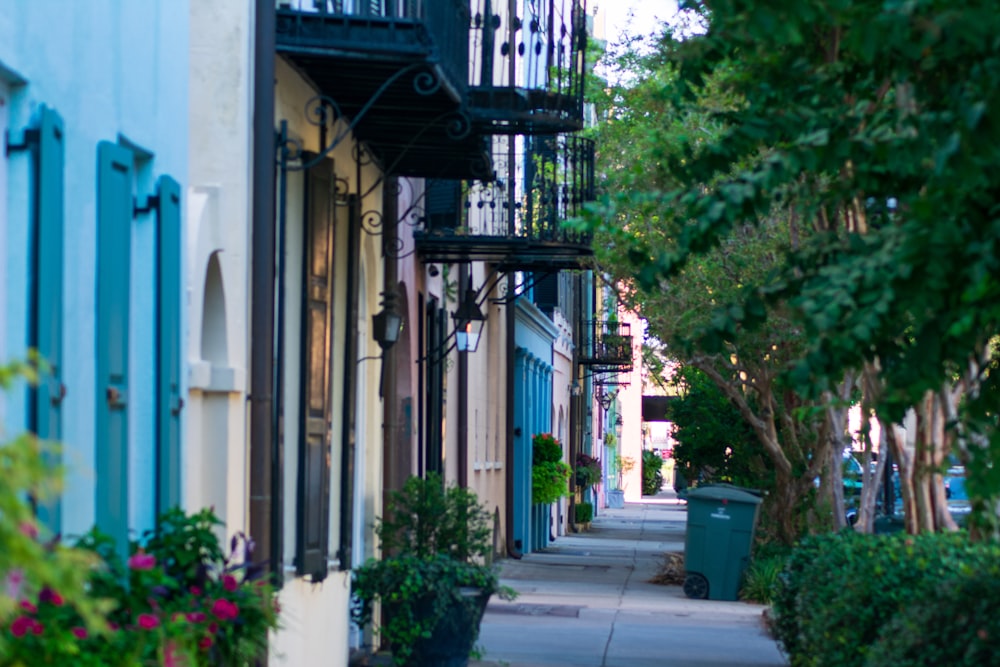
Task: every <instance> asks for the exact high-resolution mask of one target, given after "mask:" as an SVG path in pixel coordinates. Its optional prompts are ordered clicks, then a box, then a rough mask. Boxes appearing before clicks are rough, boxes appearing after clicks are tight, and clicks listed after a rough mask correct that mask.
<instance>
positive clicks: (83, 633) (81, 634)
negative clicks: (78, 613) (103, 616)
mask: <svg viewBox="0 0 1000 667" xmlns="http://www.w3.org/2000/svg"><path fill="white" fill-rule="evenodd" d="M70 632H72V633H73V636H75V637H76V638H77V639H86V638H87V628H84V627H81V626H79V625H77V626H75V627H73V628H71V629H70Z"/></svg>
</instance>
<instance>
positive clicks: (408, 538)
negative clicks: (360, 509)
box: [375, 472, 493, 562]
mask: <svg viewBox="0 0 1000 667" xmlns="http://www.w3.org/2000/svg"><path fill="white" fill-rule="evenodd" d="M491 525H492V522H491V520H490V515H489V512H487V511H486V509H485V508H484V507H483V506H482V505H480V504H479V499H478V498H477V496H476V494H475V492H474V491H471V490H469V489H463V488H460V487H458V486H456V485H450V486H447V487H446V486H445V484H444V481H443V480H442V479H441V476H440V475H439V474H438V473H435V472H431V473H428V474H427V477H426V478H420V477H411V478H409V479H408V480H407V481H406V483H405V484H404V485H403V488H402V489H401V490H399V491H393V492H392V493H390V496H389V502H388V505H387V506H386V510H385V514H384V515H383V516H382V517H381V518H379V519H378V520H377V521H376V523H375V534H376V535H378V536H379V539H380V540H381V541H382V549H383V551H385V552H386V553H391V554H411V555H413V556H416V557H418V558H428V557H430V556H434V555H438V554H441V555H445V556H448V557H449V558H452V559H454V560H457V561H462V562H470V561H473V560H475V559H489V558H490V557H491V556H492V549H493V547H492V542H491V536H492V533H493V531H492V528H491Z"/></svg>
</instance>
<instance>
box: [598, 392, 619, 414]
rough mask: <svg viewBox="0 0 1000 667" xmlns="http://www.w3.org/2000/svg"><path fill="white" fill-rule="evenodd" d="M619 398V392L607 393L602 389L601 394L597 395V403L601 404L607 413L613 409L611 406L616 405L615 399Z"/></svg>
mask: <svg viewBox="0 0 1000 667" xmlns="http://www.w3.org/2000/svg"><path fill="white" fill-rule="evenodd" d="M616 396H618V390H617V389H616V390H615V391H610V392H609V391H605V390H604V389H601V392H600V393H599V394H598V395H597V401H598V402H599V403H600V404H601V407H602V408H604V410H605V411H607V410H609V409H610V408H611V404H612V403H614V400H615V397H616Z"/></svg>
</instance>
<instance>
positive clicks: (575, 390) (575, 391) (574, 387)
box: [569, 382, 583, 396]
mask: <svg viewBox="0 0 1000 667" xmlns="http://www.w3.org/2000/svg"><path fill="white" fill-rule="evenodd" d="M582 393H583V387H581V386H580V383H579V382H573V383H572V384H570V385H569V395H570V396H579V395H580V394H582Z"/></svg>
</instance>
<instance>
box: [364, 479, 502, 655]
mask: <svg viewBox="0 0 1000 667" xmlns="http://www.w3.org/2000/svg"><path fill="white" fill-rule="evenodd" d="M376 533H377V534H378V536H379V537H380V538H381V540H382V546H383V552H384V553H385V554H387V555H386V556H385V557H384V558H383V559H382V560H376V559H371V560H369V561H368V562H367V563H365V564H364V565H363V566H362V567H360V568H357V569H355V570H354V573H353V586H352V590H353V593H354V595H355V597H356V598H357V599H358V602H359V604H358V605H357V606H355V607H354V608H353V609H352V611H351V614H352V617H353V619H354V621H355V622H356V623H359V624H366V623H369V622H371V621H372V620H373V612H374V610H375V606H374V605H375V602H376V601H380V602H381V603H382V605H383V607H384V609H385V610H386V615H385V622H384V623H383V624H382V625H381V626H380V627H379V632H380V633H381V636H382V637H383V639H385V640H386V641H387V642H389V644H390V645H391V647H392V652H393V661H394V662H395V663H396V664H397V665H406V664H411V663H412V664H419V663H420V661H421V660H423V659H424V657H425V656H428V655H430V654H432V653H433V652H434V651H435V650H436V648H435V647H436V646H437V645H438V644H440V642H441V637H442V636H445V637H449V638H450V640H451V641H458V642H459V643H460V644H461V645H462V646H463V647H464V648H463V650H464V651H465V652H466V653H468V652H469V651H471V650H472V647H473V645H474V644H475V640H476V637H477V636H478V634H479V623H480V620H481V618H482V614H483V611H484V610H485V605H486V601H487V600H488V599H489V597H490V596H491V595H493V594H494V593H496V594H499V595H500V597H502V598H505V599H513V597H514V596H515V595H516V594H515V593H514V591H513V590H511V589H510V588H507V587H505V586H501V585H500V582H499V579H498V577H497V574H496V570H495V569H494V568H493V567H492V566H491V565H488V564H487V561H488V558H489V556H491V554H492V547H491V535H492V533H491V531H490V529H489V514H488V512H487V511H486V509H485V508H484V507H483V506H482V505H480V503H479V500H478V498H477V497H476V494H475V493H473V492H472V491H469V490H467V489H460V488H458V487H456V486H449V487H447V488H446V487H445V485H444V482H443V481H442V479H441V477H440V476H439V475H438V474H436V473H430V474H428V475H427V477H426V478H425V479H422V478H419V477H411V478H410V479H409V480H407V482H406V484H404V486H403V489H402V490H401V491H399V492H396V493H393V494H391V495H390V498H389V502H388V503H387V505H386V508H385V516H384V517H383V518H381V519H379V520H377V522H376ZM442 633H443V634H442ZM428 659H429V658H428Z"/></svg>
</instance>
